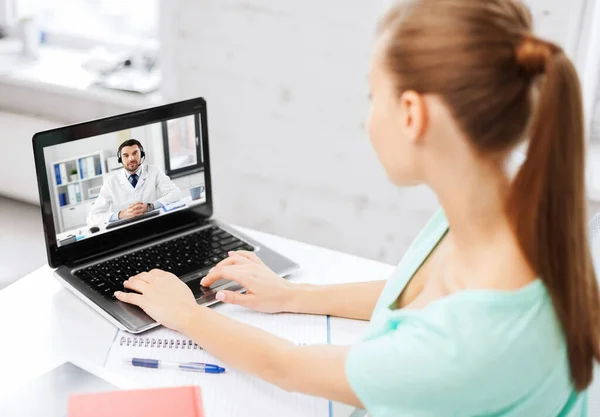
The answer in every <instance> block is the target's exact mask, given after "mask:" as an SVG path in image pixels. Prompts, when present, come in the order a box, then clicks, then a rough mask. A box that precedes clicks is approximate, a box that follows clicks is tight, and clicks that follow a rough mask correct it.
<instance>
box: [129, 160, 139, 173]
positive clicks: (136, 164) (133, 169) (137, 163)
mask: <svg viewBox="0 0 600 417" xmlns="http://www.w3.org/2000/svg"><path fill="white" fill-rule="evenodd" d="M139 166H140V163H139V162H135V163H133V165H132V164H131V163H130V164H128V165H127V171H129V172H135V171H137V169H138V167H139Z"/></svg>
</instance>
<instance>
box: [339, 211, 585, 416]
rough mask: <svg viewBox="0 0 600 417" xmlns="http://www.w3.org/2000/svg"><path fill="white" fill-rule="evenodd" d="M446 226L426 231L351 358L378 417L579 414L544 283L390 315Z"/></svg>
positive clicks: (581, 398) (581, 401)
mask: <svg viewBox="0 0 600 417" xmlns="http://www.w3.org/2000/svg"><path fill="white" fill-rule="evenodd" d="M447 230H448V222H447V220H446V217H445V215H444V213H443V211H441V210H440V211H439V212H438V213H437V214H436V215H435V216H434V217H433V219H432V220H431V221H430V222H429V223H428V224H427V226H425V229H424V230H423V231H422V232H421V233H420V235H419V236H418V237H417V239H416V240H415V242H414V243H413V244H412V246H411V247H410V248H409V249H408V251H407V252H406V254H405V255H404V257H403V258H402V260H401V261H400V264H399V265H398V268H397V269H396V271H395V272H394V274H393V275H392V277H391V278H390V279H389V280H388V282H387V284H386V286H385V288H384V289H383V292H382V293H381V297H380V298H379V301H378V302H377V305H376V307H375V310H374V312H373V316H372V318H371V323H370V325H369V328H368V331H367V334H366V335H365V337H364V338H363V339H362V340H361V341H360V342H359V343H357V344H356V345H354V346H352V348H351V349H350V352H349V353H348V358H347V360H346V374H347V378H348V381H349V383H350V385H351V387H352V389H353V390H354V392H355V393H356V395H357V396H358V398H359V399H360V400H361V402H362V403H363V405H364V406H365V408H366V409H367V410H368V411H369V414H370V415H371V416H372V417H392V416H393V417H404V416H406V417H408V416H410V417H417V416H418V417H425V416H436V417H439V416H443V417H453V416H456V417H469V416H477V417H483V416H490V417H491V416H494V417H533V416H544V417H556V416H561V417H567V416H568V417H575V416H577V417H579V416H586V415H587V411H586V408H587V395H586V393H582V394H578V393H577V392H576V391H575V390H574V387H573V385H572V382H571V378H570V371H569V363H568V357H567V351H566V343H565V340H564V337H563V334H562V331H561V327H560V324H559V322H558V319H557V317H556V315H555V312H554V308H553V305H552V302H551V299H550V296H549V294H548V292H547V291H546V288H545V286H544V284H543V283H542V281H541V280H536V281H534V282H532V283H531V284H529V285H527V286H525V287H523V288H521V289H519V290H515V291H499V290H463V291H460V292H457V293H454V294H451V295H449V296H446V297H444V298H441V299H439V300H436V301H433V302H431V303H430V304H429V305H428V306H427V307H426V308H424V309H421V310H403V309H399V310H391V309H390V306H391V305H392V304H393V303H394V301H395V300H396V299H397V298H398V296H399V295H400V293H401V292H402V290H403V289H404V287H405V286H406V284H407V283H408V281H409V280H410V278H411V277H412V276H413V275H414V273H415V272H416V271H417V269H418V268H419V267H420V266H421V264H422V263H423V262H424V261H425V259H426V258H427V256H428V255H429V253H430V252H431V251H432V250H433V248H434V247H435V246H436V245H437V243H438V242H439V241H440V239H441V238H442V236H443V235H444V234H445V232H446V231H447Z"/></svg>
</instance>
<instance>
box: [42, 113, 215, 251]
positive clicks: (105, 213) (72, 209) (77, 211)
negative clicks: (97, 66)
mask: <svg viewBox="0 0 600 417" xmlns="http://www.w3.org/2000/svg"><path fill="white" fill-rule="evenodd" d="M199 123H200V120H199V117H197V116H193V115H192V116H187V117H182V118H178V119H173V120H168V121H165V122H159V123H154V124H150V125H146V126H141V127H136V128H132V129H125V130H121V131H118V132H114V133H109V134H105V135H101V136H95V137H90V138H86V139H81V140H78V141H74V142H70V143H65V144H61V145H56V146H51V147H47V148H45V149H44V157H45V160H46V169H47V175H48V180H49V184H48V185H49V189H50V197H51V203H52V212H53V215H54V225H55V228H56V232H57V241H58V242H59V246H64V245H66V244H70V243H73V242H76V241H79V240H82V239H87V238H90V237H93V236H97V235H100V234H102V233H106V232H110V231H111V230H116V229H118V228H121V227H127V226H128V225H131V224H133V223H136V222H138V221H145V220H149V219H152V218H155V217H157V216H162V215H167V214H169V213H172V212H175V211H178V210H183V209H186V208H188V207H190V206H193V205H197V204H202V203H204V202H205V201H206V194H205V186H204V170H203V155H202V151H201V148H202V147H201V137H200V136H201V129H200V125H199Z"/></svg>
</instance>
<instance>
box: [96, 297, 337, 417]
mask: <svg viewBox="0 0 600 417" xmlns="http://www.w3.org/2000/svg"><path fill="white" fill-rule="evenodd" d="M218 310H219V312H220V313H222V314H225V315H227V316H230V317H232V318H234V319H236V320H238V321H241V322H245V323H248V324H250V325H252V326H255V327H258V328H261V329H263V330H265V331H267V332H269V333H273V334H275V335H277V336H279V337H282V338H284V339H287V340H289V341H291V342H292V343H295V344H298V345H301V344H307V345H311V344H327V319H326V317H323V316H312V315H299V314H276V315H271V314H262V313H257V312H255V311H251V310H247V309H243V308H241V307H238V306H231V305H221V306H219V308H218ZM159 340H162V343H160V345H159V343H158V341H159ZM153 341H154V343H153ZM165 341H166V342H167V347H165V343H164V342H165ZM159 346H160V347H159ZM243 348H244V347H243V346H240V349H243ZM132 357H141V358H152V359H162V360H173V361H181V362H186V361H194V362H206V363H214V364H217V365H219V366H222V367H225V368H226V369H227V372H226V373H224V374H218V375H214V374H203V373H196V372H185V371H179V370H171V369H146V368H139V367H134V366H131V365H128V364H125V363H124V361H123V359H124V358H132ZM106 367H107V368H108V369H109V370H111V371H113V372H117V373H119V374H121V375H123V376H125V377H127V378H130V379H132V380H133V381H134V382H135V383H136V384H138V385H139V386H140V387H144V388H151V387H167V386H181V385H199V386H200V387H201V388H202V399H203V403H204V409H205V415H206V416H240V417H241V416H244V417H251V416H257V417H258V416H261V417H262V416H286V417H287V416H289V417H304V416H310V417H319V416H323V417H326V416H328V415H329V402H328V401H327V400H325V399H321V398H316V397H311V396H307V395H304V394H297V393H288V392H285V391H283V390H281V389H279V388H277V387H275V386H273V385H271V384H269V383H266V382H264V381H261V380H259V379H257V378H254V377H252V376H249V375H247V374H244V373H242V372H238V371H236V370H235V369H233V368H231V367H230V366H228V365H227V364H225V363H223V362H222V361H219V360H217V359H216V358H214V357H213V356H211V355H210V354H208V353H207V352H205V351H204V350H202V349H201V348H200V347H198V346H197V345H195V344H193V343H192V342H191V341H188V340H187V339H186V338H185V337H183V335H181V334H179V333H177V332H175V331H173V330H170V329H166V328H164V327H160V328H158V329H155V330H151V331H149V332H146V333H143V334H141V335H139V336H136V335H132V334H130V333H127V332H123V331H119V333H118V334H117V337H116V339H115V341H114V342H113V345H112V347H111V350H110V353H109V355H108V360H107V363H106Z"/></svg>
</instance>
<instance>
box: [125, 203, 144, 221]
mask: <svg viewBox="0 0 600 417" xmlns="http://www.w3.org/2000/svg"><path fill="white" fill-rule="evenodd" d="M146 211H148V206H147V205H146V204H145V203H142V202H140V201H138V202H137V203H133V204H130V205H129V207H128V208H126V209H125V210H121V211H120V212H119V219H129V218H131V217H135V216H139V215H140V214H144V213H145V212H146Z"/></svg>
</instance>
